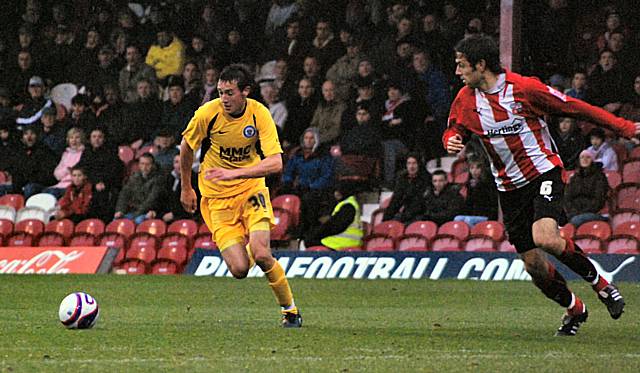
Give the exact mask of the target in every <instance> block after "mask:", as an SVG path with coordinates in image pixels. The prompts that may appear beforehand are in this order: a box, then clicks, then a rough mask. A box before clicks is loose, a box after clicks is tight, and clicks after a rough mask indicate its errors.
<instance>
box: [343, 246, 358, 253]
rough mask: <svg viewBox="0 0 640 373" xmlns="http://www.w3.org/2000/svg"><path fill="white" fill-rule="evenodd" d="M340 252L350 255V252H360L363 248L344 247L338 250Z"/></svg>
mask: <svg viewBox="0 0 640 373" xmlns="http://www.w3.org/2000/svg"><path fill="white" fill-rule="evenodd" d="M340 251H342V252H346V253H351V252H362V251H363V248H362V247H345V248H344V249H342V250H340Z"/></svg>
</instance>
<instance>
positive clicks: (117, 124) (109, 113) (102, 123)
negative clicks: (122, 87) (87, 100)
mask: <svg viewBox="0 0 640 373" xmlns="http://www.w3.org/2000/svg"><path fill="white" fill-rule="evenodd" d="M97 100H100V101H101V103H102V105H101V106H100V107H99V108H98V110H97V111H96V115H97V117H98V118H97V120H98V126H99V127H101V128H104V130H105V132H106V134H108V136H109V138H110V139H111V140H112V141H113V142H115V143H117V144H122V143H126V142H127V139H128V138H129V136H131V134H130V131H131V129H130V127H129V126H128V125H127V122H126V111H125V106H124V103H123V102H122V100H121V99H120V93H119V92H118V87H117V86H116V85H113V84H109V85H106V86H104V87H103V90H102V97H99V98H97V99H96V100H95V101H97ZM95 101H94V102H95ZM90 130H91V129H90ZM90 130H89V131H90Z"/></svg>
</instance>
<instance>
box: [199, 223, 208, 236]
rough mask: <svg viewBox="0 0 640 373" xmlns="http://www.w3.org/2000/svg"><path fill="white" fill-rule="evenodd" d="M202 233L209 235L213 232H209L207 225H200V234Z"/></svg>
mask: <svg viewBox="0 0 640 373" xmlns="http://www.w3.org/2000/svg"><path fill="white" fill-rule="evenodd" d="M200 233H209V234H211V231H210V230H209V227H207V224H205V223H202V224H200V227H198V234H200Z"/></svg>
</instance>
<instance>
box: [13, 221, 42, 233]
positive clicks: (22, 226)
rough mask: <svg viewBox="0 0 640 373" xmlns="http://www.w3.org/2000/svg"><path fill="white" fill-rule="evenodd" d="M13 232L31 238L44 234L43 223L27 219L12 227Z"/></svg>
mask: <svg viewBox="0 0 640 373" xmlns="http://www.w3.org/2000/svg"><path fill="white" fill-rule="evenodd" d="M13 231H14V232H26V233H29V234H31V235H32V236H34V237H35V236H37V235H39V234H40V233H42V232H44V223H43V222H42V221H40V220H37V219H27V220H23V221H21V222H18V223H16V225H15V226H14V227H13Z"/></svg>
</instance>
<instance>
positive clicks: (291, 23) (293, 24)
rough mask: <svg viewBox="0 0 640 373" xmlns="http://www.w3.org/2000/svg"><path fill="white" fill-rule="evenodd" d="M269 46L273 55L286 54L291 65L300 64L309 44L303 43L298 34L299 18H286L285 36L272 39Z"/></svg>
mask: <svg viewBox="0 0 640 373" xmlns="http://www.w3.org/2000/svg"><path fill="white" fill-rule="evenodd" d="M272 45H273V47H272V48H271V49H272V50H273V51H274V52H273V53H274V56H283V55H284V56H287V58H288V59H289V61H290V62H291V65H292V66H299V65H302V61H303V59H304V54H305V53H307V52H308V51H309V46H308V45H307V43H304V42H303V40H302V36H301V35H300V18H297V17H291V18H289V19H288V20H287V30H286V36H285V37H284V38H279V37H275V38H273V39H272Z"/></svg>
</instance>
